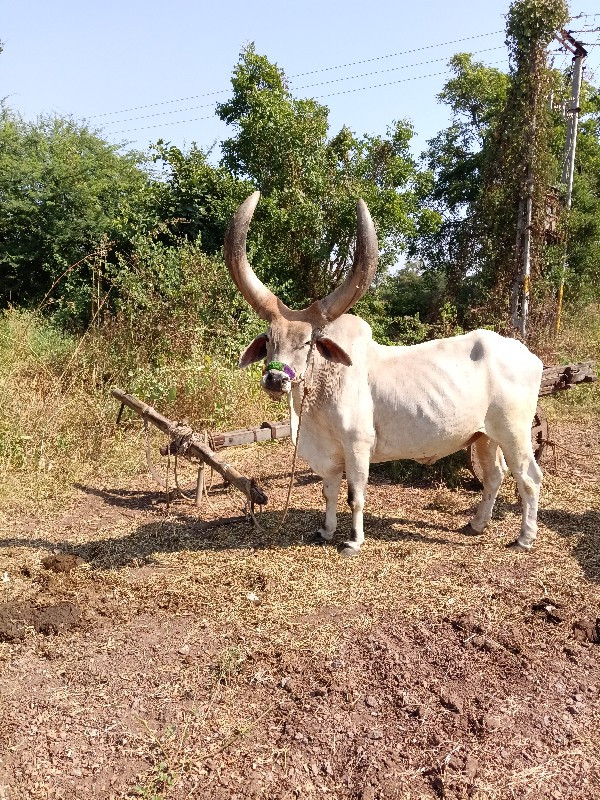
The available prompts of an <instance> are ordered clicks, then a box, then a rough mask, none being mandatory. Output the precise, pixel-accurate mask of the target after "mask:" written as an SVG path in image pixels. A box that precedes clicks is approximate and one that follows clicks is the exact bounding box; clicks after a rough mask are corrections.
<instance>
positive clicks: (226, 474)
mask: <svg viewBox="0 0 600 800" xmlns="http://www.w3.org/2000/svg"><path fill="white" fill-rule="evenodd" d="M112 395H113V397H115V398H116V399H117V400H119V401H120V403H121V411H122V409H123V407H124V406H127V407H128V408H130V409H131V410H132V411H135V412H136V414H139V416H140V417H142V419H144V420H147V421H148V422H151V423H152V425H155V426H156V427H157V428H158V429H159V430H161V431H163V433H166V434H167V436H168V437H169V438H170V440H171V446H170V449H171V451H172V452H175V453H177V454H178V455H181V456H183V457H185V458H188V459H189V458H196V459H198V461H200V462H201V463H202V464H208V465H209V466H210V467H212V468H213V469H214V470H215V471H216V472H218V473H219V474H220V475H222V476H223V478H224V479H225V480H226V481H228V482H229V483H231V484H232V485H233V486H235V487H236V489H239V490H240V492H242V494H244V495H245V496H246V497H247V498H248V500H249V501H250V505H251V507H252V506H254V505H255V504H256V505H260V506H264V505H266V504H267V502H268V497H267V495H266V494H265V493H264V492H263V490H262V489H261V488H260V486H258V485H257V484H256V483H255V481H254V480H252V479H251V478H247V477H246V476H245V475H242V474H241V472H238V470H237V469H236V468H235V467H233V466H232V465H231V464H227V463H225V462H224V461H222V460H221V459H220V458H219V456H218V455H217V454H216V453H215V451H214V450H213V449H212V448H211V447H209V446H208V444H206V442H204V441H203V440H202V436H201V435H200V434H198V433H195V432H194V431H193V430H192V429H191V428H190V427H189V425H186V424H184V423H179V422H173V420H170V419H168V418H167V417H164V416H163V415H162V414H160V413H159V412H158V411H157V410H156V409H155V408H152V406H149V405H147V404H146V403H143V402H142V401H141V400H138V398H137V397H135V396H134V395H132V394H127V393H126V392H123V391H122V390H121V389H119V388H114V389H113V390H112ZM120 416H121V412H119V418H120ZM265 438H271V437H270V436H269V437H265ZM252 441H258V440H252Z"/></svg>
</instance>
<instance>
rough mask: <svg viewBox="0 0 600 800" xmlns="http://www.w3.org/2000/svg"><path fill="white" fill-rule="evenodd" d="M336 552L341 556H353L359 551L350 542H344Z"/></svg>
mask: <svg viewBox="0 0 600 800" xmlns="http://www.w3.org/2000/svg"><path fill="white" fill-rule="evenodd" d="M338 553H339V554H340V555H341V556H342V558H354V556H357V555H358V554H359V553H360V548H359V547H356V546H355V545H353V544H351V543H350V542H344V543H343V544H341V545H340V546H339V547H338Z"/></svg>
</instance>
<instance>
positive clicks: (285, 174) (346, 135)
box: [217, 45, 437, 304]
mask: <svg viewBox="0 0 600 800" xmlns="http://www.w3.org/2000/svg"><path fill="white" fill-rule="evenodd" d="M231 83H232V87H233V94H232V97H231V99H230V100H229V101H227V102H226V103H222V104H220V105H219V106H218V107H217V113H218V115H219V116H220V118H221V119H222V120H224V121H225V122H227V123H228V124H229V125H231V126H232V127H233V128H234V135H233V136H232V137H231V138H229V139H227V140H226V141H225V142H223V144H222V151H223V157H222V161H221V165H222V166H223V167H224V168H225V169H227V170H228V171H230V172H231V174H233V175H234V176H235V177H236V178H239V179H245V180H249V181H251V182H252V183H253V184H254V185H255V186H257V187H258V188H259V189H260V190H261V192H262V196H263V199H262V202H261V203H260V205H259V207H258V209H257V212H256V223H255V225H254V226H253V228H252V229H251V239H252V247H253V264H254V266H255V267H256V268H258V271H259V273H262V275H263V277H264V279H266V280H268V281H269V282H270V283H271V285H273V286H275V287H276V288H277V289H278V290H279V291H280V292H282V294H283V296H284V298H285V299H286V300H287V302H290V303H295V304H304V303H306V302H308V301H310V300H312V299H314V298H315V297H317V296H321V295H323V294H324V293H326V292H328V291H330V289H331V287H332V286H333V285H334V284H335V283H337V282H338V281H339V280H340V278H341V277H342V276H343V275H344V273H345V271H346V270H347V268H348V266H349V264H350V262H351V260H352V256H353V242H354V236H355V225H356V216H355V215H356V211H355V205H356V200H357V199H358V198H359V197H363V198H364V199H365V201H366V202H367V204H368V206H369V209H370V210H371V213H372V215H373V217H374V219H375V221H376V225H377V232H378V236H379V241H380V247H381V251H382V258H381V266H382V270H384V269H385V268H386V267H387V266H389V265H391V264H393V263H395V262H396V261H397V259H398V256H399V253H400V252H401V250H402V249H403V248H404V247H405V246H406V243H407V241H408V240H409V239H410V238H411V236H414V235H415V233H416V231H417V230H418V229H430V228H431V227H433V226H434V225H435V223H436V219H437V216H436V215H435V213H432V212H430V211H429V210H428V209H425V210H423V209H421V208H420V204H419V199H420V196H421V195H422V194H423V193H424V191H425V188H426V187H428V181H429V176H428V174H426V173H422V172H419V171H418V170H417V167H416V165H415V163H414V161H413V160H412V158H411V157H410V154H409V149H408V145H409V141H410V137H411V135H412V131H411V129H410V127H409V126H408V124H407V123H404V122H397V123H394V125H393V126H392V127H391V128H390V130H389V131H388V135H387V136H363V137H356V136H355V135H354V134H353V133H352V132H351V131H350V130H348V128H345V127H344V128H342V129H341V130H340V131H339V132H338V133H337V134H336V135H334V136H333V137H331V138H328V113H329V111H328V109H327V107H326V106H323V105H321V104H319V103H317V102H316V101H315V100H312V99H302V100H298V99H295V98H294V97H293V96H292V94H291V92H290V90H289V87H288V84H287V81H286V78H285V75H284V73H283V71H282V70H280V69H279V68H278V67H277V66H276V65H275V64H272V63H271V62H269V61H268V59H267V58H266V57H264V56H261V55H259V54H257V53H256V52H255V49H254V47H253V46H252V45H251V46H249V47H247V48H246V49H245V50H244V51H243V52H242V54H241V56H240V61H239V63H238V64H237V66H236V67H235V69H234V73H233V77H232V81H231Z"/></svg>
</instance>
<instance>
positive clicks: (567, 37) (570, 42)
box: [556, 31, 587, 333]
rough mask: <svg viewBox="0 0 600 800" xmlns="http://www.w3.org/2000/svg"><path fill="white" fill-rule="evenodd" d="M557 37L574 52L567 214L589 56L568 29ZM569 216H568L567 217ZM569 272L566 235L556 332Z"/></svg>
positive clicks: (566, 170) (565, 169)
mask: <svg viewBox="0 0 600 800" xmlns="http://www.w3.org/2000/svg"><path fill="white" fill-rule="evenodd" d="M556 39H557V40H558V41H559V42H560V43H561V44H562V45H563V47H565V48H566V49H567V50H569V52H571V53H573V76H572V79H571V101H570V105H569V108H568V109H567V114H568V121H567V140H566V143H565V159H564V163H563V170H562V175H561V182H562V183H563V184H565V185H566V187H567V190H566V194H565V209H566V212H567V215H568V214H569V211H570V209H571V199H572V196H573V173H574V171H575V150H576V147H577V126H578V124H579V111H580V108H579V94H580V91H581V77H582V74H583V59H584V58H585V57H586V56H587V50H586V49H585V48H584V46H583V45H582V44H581V42H578V41H576V40H575V39H574V38H573V37H572V36H571V34H570V33H568V31H561V32H560V33H557V34H556ZM567 218H568V217H567ZM566 272H567V238H566V236H565V242H564V249H563V262H562V268H561V272H560V285H559V287H558V308H557V311H556V333H558V332H559V331H560V322H561V315H562V305H563V293H564V287H565V275H566Z"/></svg>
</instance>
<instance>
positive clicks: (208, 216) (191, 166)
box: [151, 140, 253, 254]
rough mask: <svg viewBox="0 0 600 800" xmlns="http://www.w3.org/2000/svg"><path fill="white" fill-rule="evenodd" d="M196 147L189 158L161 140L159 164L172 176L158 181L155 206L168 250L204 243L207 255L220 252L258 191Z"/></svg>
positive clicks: (157, 155)
mask: <svg viewBox="0 0 600 800" xmlns="http://www.w3.org/2000/svg"><path fill="white" fill-rule="evenodd" d="M208 155H209V154H208V153H205V152H203V151H202V150H201V149H200V148H198V147H197V146H196V145H193V146H192V147H191V149H190V150H189V151H188V152H187V153H184V152H183V151H182V150H180V149H179V148H178V147H175V146H173V145H169V144H166V143H165V142H163V141H162V140H159V141H158V142H157V144H156V145H155V146H154V148H153V160H154V162H155V163H159V164H161V166H162V168H163V172H164V173H166V176H165V178H164V179H162V180H156V181H154V183H153V185H152V189H151V193H152V198H153V201H152V202H153V206H154V208H155V211H156V214H157V215H158V217H159V219H160V220H161V221H162V227H161V229H160V230H159V231H157V234H156V238H158V239H159V240H160V241H163V242H164V243H165V244H176V243H177V242H180V241H183V240H186V241H191V242H196V241H198V240H199V241H200V242H201V247H202V250H203V251H204V252H205V253H209V254H213V253H217V252H219V251H220V250H221V249H222V247H223V240H224V238H225V231H226V230H227V225H228V224H229V220H230V219H231V216H232V214H233V213H234V212H235V209H236V208H237V206H238V205H239V204H240V203H241V202H242V201H243V200H244V199H245V198H246V197H247V195H248V194H250V193H251V192H252V191H253V187H252V185H251V184H250V183H248V182H245V181H241V180H238V179H237V178H236V177H234V176H233V175H232V174H231V172H229V171H228V170H227V169H226V168H225V167H215V166H213V165H212V164H210V163H209V161H208Z"/></svg>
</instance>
